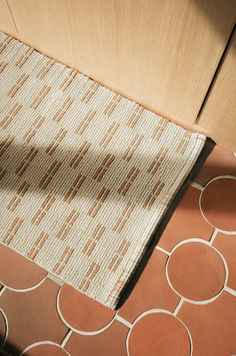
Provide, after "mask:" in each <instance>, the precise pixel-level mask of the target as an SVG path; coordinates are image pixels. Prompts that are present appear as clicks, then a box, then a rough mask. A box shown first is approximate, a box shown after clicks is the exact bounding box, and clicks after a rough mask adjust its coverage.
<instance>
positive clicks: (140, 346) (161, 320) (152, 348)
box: [128, 311, 190, 356]
mask: <svg viewBox="0 0 236 356" xmlns="http://www.w3.org/2000/svg"><path fill="white" fill-rule="evenodd" d="M128 350H129V356H143V355H149V356H156V355H161V356H169V355H178V356H189V355H190V340H189V335H188V332H187V330H186V329H185V327H184V325H183V324H182V323H181V322H180V321H179V320H178V319H177V318H176V317H174V316H173V315H171V314H169V313H164V312H155V311H152V312H150V313H149V314H146V315H144V316H143V317H141V318H140V319H138V320H137V322H135V324H134V326H133V328H132V329H131V332H130V335H129V339H128Z"/></svg>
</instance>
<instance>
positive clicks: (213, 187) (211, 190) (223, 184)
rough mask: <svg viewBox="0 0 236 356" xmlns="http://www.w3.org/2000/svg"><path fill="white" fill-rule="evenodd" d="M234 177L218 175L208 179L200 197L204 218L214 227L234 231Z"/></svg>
mask: <svg viewBox="0 0 236 356" xmlns="http://www.w3.org/2000/svg"><path fill="white" fill-rule="evenodd" d="M235 197H236V178H235V179H234V178H233V177H232V178H226V177H219V178H217V179H214V180H212V181H210V182H209V183H208V184H207V185H206V187H205V188H204V190H203V192H202V194H201V197H200V207H201V211H202V214H203V216H204V218H205V219H206V220H207V222H208V223H210V224H211V225H213V226H214V227H216V228H218V229H220V230H224V231H236V199H235Z"/></svg>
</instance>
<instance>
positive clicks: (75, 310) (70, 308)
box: [59, 284, 116, 332]
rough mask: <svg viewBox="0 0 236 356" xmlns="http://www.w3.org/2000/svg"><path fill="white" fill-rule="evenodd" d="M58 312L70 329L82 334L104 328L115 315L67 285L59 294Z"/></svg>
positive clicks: (112, 311)
mask: <svg viewBox="0 0 236 356" xmlns="http://www.w3.org/2000/svg"><path fill="white" fill-rule="evenodd" d="M59 312H60V313H61V315H62V317H63V319H64V320H65V322H66V323H67V324H68V325H69V326H70V327H72V328H74V329H75V330H78V331H82V332H83V331H84V332H93V331H96V330H100V329H102V328H104V327H105V326H106V325H108V324H109V323H110V322H111V321H112V320H113V318H114V316H115V313H116V312H115V311H114V310H111V309H109V308H107V307H105V306H103V305H102V304H100V303H98V302H96V301H95V300H93V299H91V298H88V297H87V296H86V295H84V294H82V293H80V292H78V291H77V290H75V289H74V288H73V287H71V286H69V285H68V284H64V285H63V286H62V288H61V290H60V293H59Z"/></svg>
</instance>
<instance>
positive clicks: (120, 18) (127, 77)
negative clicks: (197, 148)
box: [8, 0, 236, 130]
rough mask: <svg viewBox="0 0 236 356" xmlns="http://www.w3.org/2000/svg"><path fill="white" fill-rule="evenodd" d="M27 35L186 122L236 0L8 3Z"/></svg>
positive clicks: (198, 101)
mask: <svg viewBox="0 0 236 356" xmlns="http://www.w3.org/2000/svg"><path fill="white" fill-rule="evenodd" d="M8 1H9V5H10V7H11V9H12V12H13V15H14V19H15V22H16V24H17V27H18V29H19V33H20V35H18V38H20V39H22V40H23V41H25V42H26V43H28V44H31V45H32V46H34V47H35V48H37V49H39V50H40V51H42V52H43V53H45V54H47V55H50V56H52V57H54V58H55V59H57V60H59V61H61V62H63V63H65V64H67V65H69V66H71V67H73V68H75V69H77V70H79V71H81V72H82V73H85V74H87V75H88V76H90V77H92V78H93V79H95V80H97V81H99V82H100V83H102V84H104V85H106V86H108V87H109V88H112V89H114V90H116V91H117V92H119V93H122V94H123V95H125V96H127V97H128V98H130V99H133V100H135V101H137V102H139V103H140V104H142V105H144V106H146V107H148V108H149V109H151V110H153V111H155V112H157V113H160V114H162V115H164V116H166V117H168V118H170V119H172V120H174V121H176V122H178V123H180V124H182V125H183V126H185V127H191V128H193V129H196V128H197V129H198V130H201V128H200V127H199V126H195V125H194V124H193V123H194V121H195V119H196V116H197V113H198V111H199V108H200V107H201V103H202V101H203V98H204V96H205V94H206V92H207V89H208V86H209V84H210V82H211V78H212V76H213V74H214V72H215V69H216V67H217V64H218V62H219V59H220V57H221V54H222V52H223V50H224V47H225V44H226V42H227V38H228V36H229V34H230V31H231V30H232V27H233V23H234V14H235V9H236V2H235V1H234V0H227V1H225V0H217V6H216V1H215V0H207V1H205V0H198V1H195V0H175V1H173V0H146V1H144V0H119V1H117V0H109V1H107V0H96V1H92V0H88V1H84V0H40V1H36V0H24V1H23V2H22V1H18V0H8Z"/></svg>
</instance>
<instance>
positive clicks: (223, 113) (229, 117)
mask: <svg viewBox="0 0 236 356" xmlns="http://www.w3.org/2000/svg"><path fill="white" fill-rule="evenodd" d="M198 125H199V126H201V127H203V128H204V129H206V130H207V131H208V132H209V134H210V136H211V137H212V138H213V140H214V141H216V142H217V143H218V144H219V145H221V146H224V147H226V148H228V149H229V150H231V151H233V152H236V34H235V33H234V35H233V37H232V40H231V42H230V44H229V48H228V51H227V53H226V56H225V58H224V61H223V63H222V66H221V68H220V70H219V73H218V75H217V77H216V80H215V82H214V85H213V87H212V90H211V92H210V94H209V97H208V99H207V101H206V103H205V106H204V107H203V111H202V113H201V115H200V119H199V122H198Z"/></svg>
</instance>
